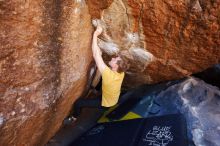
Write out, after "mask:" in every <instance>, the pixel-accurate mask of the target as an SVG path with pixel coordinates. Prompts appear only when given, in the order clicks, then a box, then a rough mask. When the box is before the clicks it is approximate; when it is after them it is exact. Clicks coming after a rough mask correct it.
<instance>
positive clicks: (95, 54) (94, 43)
mask: <svg viewBox="0 0 220 146" xmlns="http://www.w3.org/2000/svg"><path fill="white" fill-rule="evenodd" d="M97 39H98V37H97V34H96V33H94V34H93V40H92V52H93V57H94V59H95V62H96V65H97V67H98V70H99V71H100V72H101V73H102V72H103V71H104V69H105V67H106V64H105V63H104V61H103V59H102V52H101V50H100V48H99V46H98V44H97Z"/></svg>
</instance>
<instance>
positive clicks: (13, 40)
mask: <svg viewBox="0 0 220 146" xmlns="http://www.w3.org/2000/svg"><path fill="white" fill-rule="evenodd" d="M90 19H91V17H90V15H89V13H88V8H87V5H86V3H81V2H77V1H76V2H74V1H65V2H62V3H55V1H50V0H47V1H44V0H35V1H0V44H1V45H0V145H1V146H9V145H17V146H22V145H39V146H40V145H44V144H45V143H46V142H47V141H48V139H49V138H50V137H52V136H53V135H54V134H55V132H56V131H57V130H58V129H59V127H60V125H61V123H62V120H63V119H64V117H65V116H66V115H67V114H68V112H69V110H70V108H71V105H72V103H73V102H74V101H75V99H76V98H77V97H79V96H80V95H81V93H82V91H83V89H84V86H85V84H86V81H87V72H88V70H89V64H90V63H91V61H92V53H91V48H90V46H91V33H92V30H93V28H92V26H91V20H90Z"/></svg>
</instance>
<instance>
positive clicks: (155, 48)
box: [89, 0, 220, 86]
mask: <svg viewBox="0 0 220 146" xmlns="http://www.w3.org/2000/svg"><path fill="white" fill-rule="evenodd" d="M94 3H95V2H94ZM98 4H99V3H98V1H97V3H96V5H90V6H89V8H90V9H91V7H92V9H96V8H97V7H100V6H99V5H98ZM90 11H91V10H90ZM100 15H101V16H98V15H96V14H92V17H93V18H101V20H102V21H103V22H104V23H105V28H106V29H105V34H104V35H103V36H102V39H103V40H104V41H107V42H111V43H114V44H115V45H117V46H118V48H119V50H120V51H128V53H129V54H131V55H130V56H132V57H130V59H131V62H132V67H131V69H130V71H129V74H127V79H126V80H125V85H126V86H133V85H138V84H142V83H156V82H160V81H164V80H171V79H178V78H181V77H184V76H188V75H191V74H192V73H195V72H198V71H202V70H204V69H206V68H207V67H209V66H212V65H214V64H217V63H219V62H220V50H219V47H220V41H219V40H220V38H219V37H220V19H219V18H220V1H219V0H214V1H199V0H195V1H186V0H180V1H162V0H159V1H155V0H150V1H144V0H118V1H116V0H115V1H112V3H111V5H109V7H108V8H106V9H104V10H103V11H102V13H101V14H100ZM135 48H140V49H141V50H143V51H147V52H148V53H151V54H152V55H153V61H152V60H151V61H152V62H150V63H147V62H146V64H144V63H143V62H142V63H141V62H140V60H143V59H141V55H139V54H137V55H134V54H132V50H133V49H135ZM136 53H138V52H137V51H136ZM140 54H143V53H141V52H140Z"/></svg>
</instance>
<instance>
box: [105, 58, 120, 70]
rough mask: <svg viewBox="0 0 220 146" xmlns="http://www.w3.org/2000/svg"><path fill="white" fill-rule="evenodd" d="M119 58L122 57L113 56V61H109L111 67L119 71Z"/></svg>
mask: <svg viewBox="0 0 220 146" xmlns="http://www.w3.org/2000/svg"><path fill="white" fill-rule="evenodd" d="M119 60H121V58H120V57H113V58H112V59H111V61H109V62H108V64H109V65H110V67H111V68H112V69H113V70H114V71H117V69H118V64H117V62H118V61H119Z"/></svg>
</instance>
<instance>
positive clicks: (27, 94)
mask: <svg viewBox="0 0 220 146" xmlns="http://www.w3.org/2000/svg"><path fill="white" fill-rule="evenodd" d="M219 14H220V0H212V1H205V0H200V1H199V0H191V1H188V0H180V1H159V0H158V1H155V0H149V1H144V0H135V1H134V0H74V1H73V0H66V1H53V0H46V1H45V0H35V1H28V0H14V1H6V0H0V145H19V146H20V145H44V144H45V143H46V142H47V141H48V139H49V138H50V137H52V136H53V135H54V134H55V132H56V131H57V130H58V129H59V127H60V125H61V123H62V120H63V119H64V117H65V116H66V115H67V114H68V112H69V110H70V108H71V105H72V104H73V102H74V101H75V100H76V99H77V97H79V96H80V95H81V94H82V92H83V90H84V89H85V85H86V83H87V79H88V75H87V73H88V72H89V70H90V63H91V61H92V52H91V38H92V31H93V28H92V23H91V21H92V19H98V20H100V21H99V22H100V23H101V24H102V25H103V26H104V33H103V35H102V36H101V37H100V40H99V41H100V42H99V43H100V47H102V49H103V50H104V51H105V53H104V55H105V61H107V59H108V58H109V57H110V56H111V55H112V54H114V53H115V52H121V54H123V55H124V56H125V57H127V58H128V59H129V60H130V62H131V68H130V70H129V71H128V72H127V76H126V80H125V82H124V86H128V87H134V86H136V85H139V84H143V83H150V84H151V83H156V82H160V81H164V80H171V79H177V78H181V77H183V76H188V75H190V74H192V73H195V72H199V71H201V70H204V69H206V68H208V67H209V66H212V65H213V64H217V63H219V62H220V61H219V60H220V50H219V45H220V41H219V40H220V39H219V36H220V32H219V27H220V26H219V23H220V17H219ZM112 48H114V50H113V52H112Z"/></svg>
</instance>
